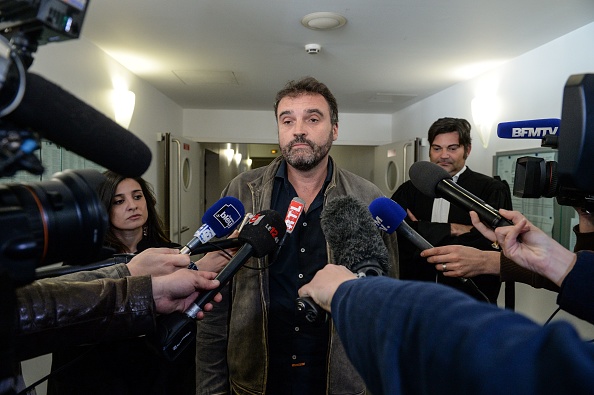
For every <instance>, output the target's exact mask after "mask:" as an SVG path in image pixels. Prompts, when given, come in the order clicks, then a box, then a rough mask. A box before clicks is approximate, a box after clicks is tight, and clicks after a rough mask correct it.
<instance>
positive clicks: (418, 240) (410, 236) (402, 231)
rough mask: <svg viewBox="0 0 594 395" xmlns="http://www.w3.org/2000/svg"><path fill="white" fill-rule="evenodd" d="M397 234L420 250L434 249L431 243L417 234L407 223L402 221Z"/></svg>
mask: <svg viewBox="0 0 594 395" xmlns="http://www.w3.org/2000/svg"><path fill="white" fill-rule="evenodd" d="M396 233H398V235H399V236H402V237H404V238H405V239H406V240H408V241H410V242H411V243H413V244H414V245H415V247H417V248H418V249H419V250H421V251H424V250H428V249H429V248H433V246H432V245H431V243H429V242H428V241H427V240H425V238H424V237H423V236H421V235H420V234H418V233H417V231H416V230H414V229H413V228H411V227H410V225H409V224H407V223H406V222H405V221H402V222H401V223H400V225H398V227H397V228H396Z"/></svg>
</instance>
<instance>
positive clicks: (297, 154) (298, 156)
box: [281, 130, 334, 171]
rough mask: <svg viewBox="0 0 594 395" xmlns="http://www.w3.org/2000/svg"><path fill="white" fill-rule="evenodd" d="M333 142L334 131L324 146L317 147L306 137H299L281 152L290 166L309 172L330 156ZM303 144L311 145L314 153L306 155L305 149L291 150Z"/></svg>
mask: <svg viewBox="0 0 594 395" xmlns="http://www.w3.org/2000/svg"><path fill="white" fill-rule="evenodd" d="M333 141H334V140H333V138H332V130H330V133H329V134H328V140H327V141H326V143H325V144H324V145H316V144H314V143H313V142H312V141H309V140H307V139H306V138H305V137H303V136H298V137H297V138H295V139H294V140H292V141H291V142H290V143H289V144H287V145H286V146H284V147H282V148H281V150H282V154H283V157H284V158H285V160H286V161H287V163H288V164H289V165H291V166H292V167H294V168H295V169H297V170H301V171H309V170H311V169H313V168H315V167H316V166H317V165H319V164H320V162H321V161H322V160H324V158H325V157H326V156H327V155H328V152H330V148H331V147H332V142H333ZM303 143H305V144H307V145H309V147H310V148H311V150H312V152H307V153H305V152H303V151H304V149H303V148H298V149H296V150H292V149H291V148H292V147H293V145H295V144H303Z"/></svg>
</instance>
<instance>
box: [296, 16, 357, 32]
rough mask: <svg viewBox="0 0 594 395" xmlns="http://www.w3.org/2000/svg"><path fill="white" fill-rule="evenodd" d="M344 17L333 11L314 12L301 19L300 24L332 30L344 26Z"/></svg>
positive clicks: (309, 27)
mask: <svg viewBox="0 0 594 395" xmlns="http://www.w3.org/2000/svg"><path fill="white" fill-rule="evenodd" d="M346 22H347V20H346V18H345V17H343V16H342V15H339V14H336V13H334V12H314V13H313V14H308V15H306V16H304V17H303V19H301V24H302V25H303V26H305V27H306V28H308V29H312V30H332V29H338V28H339V27H342V26H344V24H345V23H346Z"/></svg>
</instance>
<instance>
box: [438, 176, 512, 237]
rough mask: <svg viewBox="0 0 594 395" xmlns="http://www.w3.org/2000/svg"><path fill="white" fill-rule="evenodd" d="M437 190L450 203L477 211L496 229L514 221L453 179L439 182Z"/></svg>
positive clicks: (482, 218)
mask: <svg viewBox="0 0 594 395" xmlns="http://www.w3.org/2000/svg"><path fill="white" fill-rule="evenodd" d="M435 191H436V193H437V195H438V196H440V197H442V198H444V199H446V200H447V201H449V202H450V203H453V204H454V205H456V206H458V207H460V208H462V209H464V210H467V211H475V212H476V213H477V214H478V216H479V218H480V219H481V221H483V222H484V223H485V225H487V226H489V227H491V228H492V229H495V228H497V227H499V226H510V225H513V223H512V222H511V221H509V220H507V219H506V218H504V217H502V216H501V214H499V212H498V211H497V210H495V209H494V208H493V207H491V206H489V205H488V204H487V203H485V202H484V201H483V200H481V199H480V198H478V197H477V196H475V195H473V194H472V193H470V192H468V191H467V190H466V189H464V188H462V187H461V186H459V185H458V184H456V183H455V182H454V181H453V180H450V179H444V180H441V181H439V182H438V183H437V185H436V187H435Z"/></svg>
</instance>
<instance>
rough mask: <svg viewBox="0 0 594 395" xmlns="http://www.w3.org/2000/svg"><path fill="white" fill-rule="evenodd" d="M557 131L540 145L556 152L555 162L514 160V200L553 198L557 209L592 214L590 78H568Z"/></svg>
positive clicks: (593, 86) (593, 77) (593, 91)
mask: <svg viewBox="0 0 594 395" xmlns="http://www.w3.org/2000/svg"><path fill="white" fill-rule="evenodd" d="M500 125H501V124H500ZM543 129H544V128H543ZM559 130H560V132H561V133H562V134H561V133H559V134H560V136H558V135H557V134H556V133H555V134H549V135H546V136H544V137H543V138H542V143H541V146H542V147H550V148H554V149H557V150H558V153H557V154H558V161H557V162H555V161H545V160H544V159H543V158H536V157H530V156H525V157H521V158H519V159H518V160H517V162H516V169H515V177H514V188H513V189H514V190H513V193H514V196H518V197H522V198H540V197H556V199H557V202H558V203H559V204H560V205H564V206H573V207H580V208H582V209H584V210H586V211H588V212H594V171H592V169H593V168H594V74H576V75H571V76H570V77H569V78H568V80H567V82H566V84H565V87H564V91H563V105H562V111H561V123H560V126H559ZM498 134H499V130H498ZM500 136H501V135H500Z"/></svg>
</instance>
